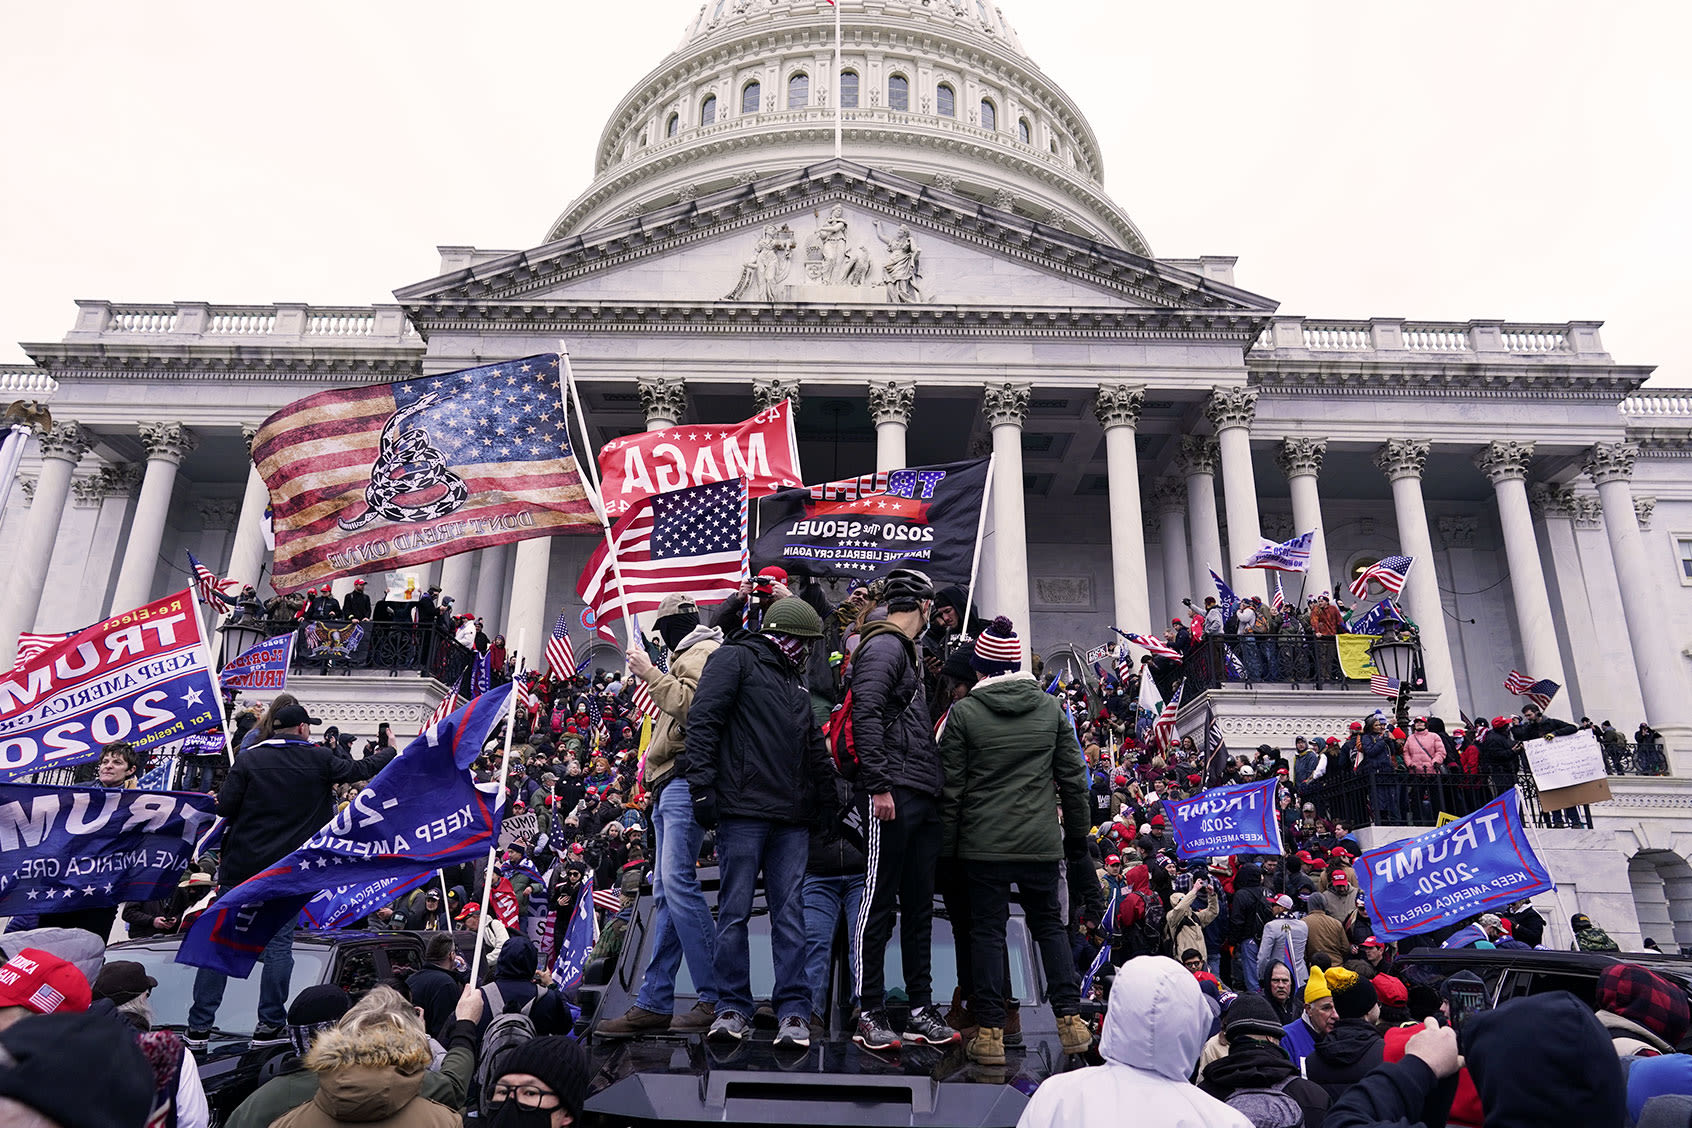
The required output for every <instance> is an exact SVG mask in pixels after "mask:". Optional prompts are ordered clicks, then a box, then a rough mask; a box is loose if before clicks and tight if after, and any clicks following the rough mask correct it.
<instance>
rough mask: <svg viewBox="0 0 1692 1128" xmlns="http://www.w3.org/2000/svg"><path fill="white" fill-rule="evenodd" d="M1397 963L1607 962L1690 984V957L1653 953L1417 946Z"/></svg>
mask: <svg viewBox="0 0 1692 1128" xmlns="http://www.w3.org/2000/svg"><path fill="white" fill-rule="evenodd" d="M1398 962H1399V963H1430V964H1432V963H1439V964H1444V963H1449V964H1456V965H1459V966H1469V967H1476V966H1479V967H1492V966H1495V965H1496V966H1501V967H1523V968H1541V969H1543V970H1546V971H1565V972H1566V971H1589V972H1591V973H1592V974H1594V975H1596V974H1598V973H1599V972H1601V971H1603V970H1604V968H1606V967H1608V966H1610V965H1611V964H1635V965H1637V966H1639V967H1642V968H1645V969H1647V970H1649V971H1654V972H1656V973H1657V974H1659V975H1665V976H1669V977H1671V978H1674V979H1678V980H1680V981H1681V982H1682V983H1692V959H1688V958H1686V957H1685V956H1669V955H1663V954H1660V953H1657V952H1559V951H1551V950H1547V949H1541V948H1532V949H1529V948H1497V949H1487V948H1417V949H1414V950H1413V951H1409V952H1402V953H1400V954H1399V956H1398Z"/></svg>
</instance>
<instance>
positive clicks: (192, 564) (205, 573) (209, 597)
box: [188, 552, 239, 614]
mask: <svg viewBox="0 0 1692 1128" xmlns="http://www.w3.org/2000/svg"><path fill="white" fill-rule="evenodd" d="M188 568H189V570H190V571H192V572H193V573H194V589H195V590H196V591H198V592H199V593H200V602H201V603H204V604H206V605H208V606H209V607H211V608H212V610H214V611H217V612H219V613H220V614H221V613H222V612H225V611H228V610H229V609H230V608H231V607H233V606H234V605H235V604H234V602H233V601H232V600H231V599H230V598H229V596H228V594H227V593H226V592H225V591H224V589H225V588H228V587H230V586H231V585H235V581H234V580H220V579H218V578H217V574H216V573H214V572H213V571H212V570H211V569H210V568H208V567H206V566H205V565H204V564H201V563H200V562H199V561H198V560H196V559H194V554H193V553H192V552H190V553H189V554H188ZM235 586H239V585H235Z"/></svg>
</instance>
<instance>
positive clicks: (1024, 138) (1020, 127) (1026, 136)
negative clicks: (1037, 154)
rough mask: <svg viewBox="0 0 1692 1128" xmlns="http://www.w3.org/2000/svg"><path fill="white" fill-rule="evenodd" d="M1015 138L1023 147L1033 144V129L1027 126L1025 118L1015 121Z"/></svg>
mask: <svg viewBox="0 0 1692 1128" xmlns="http://www.w3.org/2000/svg"><path fill="white" fill-rule="evenodd" d="M1016 136H1017V140H1019V141H1021V142H1022V143H1023V144H1024V145H1032V144H1034V128H1033V126H1031V125H1029V124H1028V119H1027V118H1020V119H1018V120H1017V123H1016Z"/></svg>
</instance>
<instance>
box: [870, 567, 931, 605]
mask: <svg viewBox="0 0 1692 1128" xmlns="http://www.w3.org/2000/svg"><path fill="white" fill-rule="evenodd" d="M881 598H882V600H883V601H885V602H886V604H887V605H888V607H890V608H891V609H892V610H894V611H912V610H915V609H916V604H918V603H920V602H922V601H923V600H925V599H933V598H934V581H932V580H930V579H929V578H928V577H927V576H926V575H925V574H923V573H922V572H919V571H917V570H916V569H915V568H895V569H893V570H892V571H891V572H889V573H887V578H886V579H885V580H883V581H882V582H881Z"/></svg>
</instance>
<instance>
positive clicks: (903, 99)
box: [887, 74, 911, 113]
mask: <svg viewBox="0 0 1692 1128" xmlns="http://www.w3.org/2000/svg"><path fill="white" fill-rule="evenodd" d="M887 108H888V109H891V110H898V111H900V112H901V113H903V112H905V111H907V110H909V109H910V108H911V82H910V79H908V78H906V77H905V76H904V75H902V74H896V75H894V76H893V77H891V78H889V79H888V80H887Z"/></svg>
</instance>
